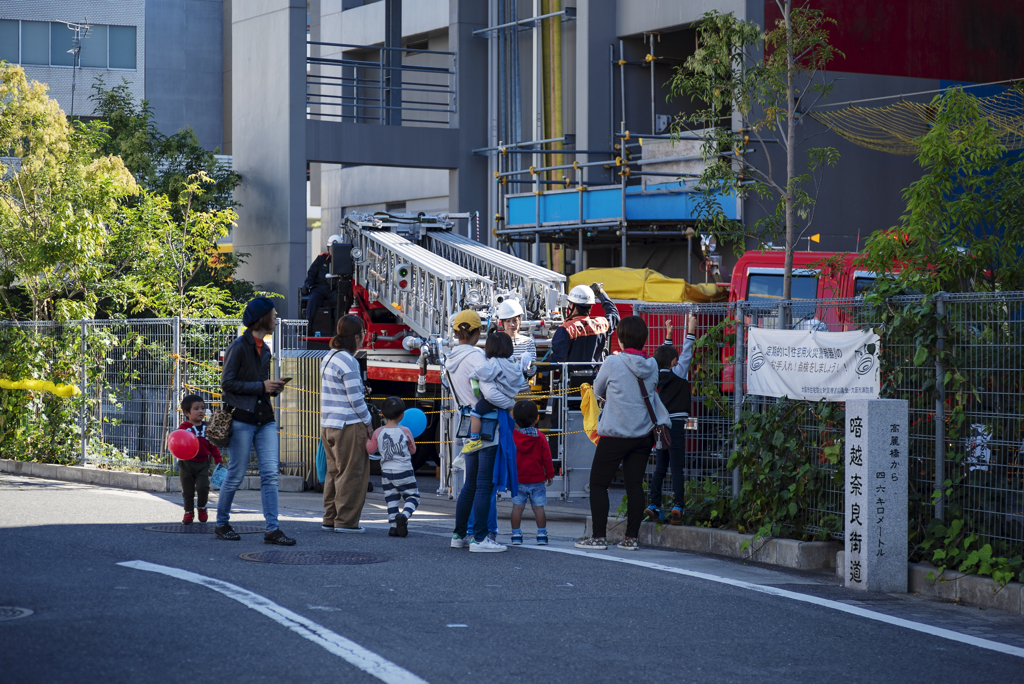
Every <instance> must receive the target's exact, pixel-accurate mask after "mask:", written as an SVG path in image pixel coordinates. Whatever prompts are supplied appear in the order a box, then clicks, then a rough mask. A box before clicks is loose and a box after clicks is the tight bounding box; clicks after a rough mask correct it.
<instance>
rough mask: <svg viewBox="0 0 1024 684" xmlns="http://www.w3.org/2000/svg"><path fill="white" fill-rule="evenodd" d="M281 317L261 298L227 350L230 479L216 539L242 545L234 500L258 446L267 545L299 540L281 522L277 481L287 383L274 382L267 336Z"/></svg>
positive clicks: (224, 380)
mask: <svg viewBox="0 0 1024 684" xmlns="http://www.w3.org/2000/svg"><path fill="white" fill-rule="evenodd" d="M276 320H277V314H276V312H275V311H274V304H273V302H271V301H270V300H269V299H267V298H266V297H257V298H256V299H253V300H252V301H251V302H249V303H248V304H247V305H246V306H245V314H244V315H243V316H242V324H243V325H244V326H245V333H243V334H242V336H241V337H238V338H236V339H235V341H234V342H232V343H231V344H230V346H228V350H227V352H226V353H225V354H224V367H223V370H222V371H221V380H220V387H221V392H222V398H223V400H224V403H225V404H227V405H228V406H229V407H230V408H231V416H232V419H233V420H232V421H231V443H230V445H229V446H228V453H229V457H228V475H227V477H226V478H225V479H224V486H222V487H221V489H220V497H219V498H218V500H217V527H216V528H215V529H214V533H215V534H216V535H217V538H218V539H225V540H227V541H238V540H239V539H241V537H240V536H239V535H238V533H237V532H235V531H234V530H233V529H231V525H230V524H229V522H228V521H229V520H230V518H231V502H232V500H233V499H234V498H235V492H236V491H237V490H238V487H239V485H241V484H242V479H243V478H244V477H245V468H246V466H247V465H248V464H249V453H250V452H251V451H252V448H253V446H255V447H256V461H257V464H258V466H259V472H260V499H261V502H262V504H263V517H264V518H265V519H266V521H267V531H266V534H265V535H264V536H263V541H264V542H266V543H267V544H280V545H282V546H292V545H294V544H295V540H294V539H292V538H291V537H288V536H286V535H285V533H284V532H282V531H281V530H280V528H279V527H278V524H277V481H278V472H279V470H280V465H281V458H280V454H279V452H278V446H277V425H276V423H275V422H274V407H273V405H272V404H271V397H276V396H277V395H278V394H280V393H281V390H283V389H284V386H285V383H286V382H287V380H271V379H270V362H271V359H272V357H273V352H271V351H270V347H269V346H268V345H267V344H266V342H265V341H264V338H265V337H266V336H267V335H269V334H271V333H273V332H274V323H275V322H276Z"/></svg>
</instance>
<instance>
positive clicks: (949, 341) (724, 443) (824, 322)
mask: <svg viewBox="0 0 1024 684" xmlns="http://www.w3.org/2000/svg"><path fill="white" fill-rule="evenodd" d="M691 312H692V313H694V314H695V315H696V316H697V317H698V322H699V328H698V336H699V337H700V341H699V342H698V350H697V352H696V353H695V356H694V361H693V366H692V367H691V378H693V381H694V404H693V411H692V413H691V423H696V424H695V425H694V426H693V427H694V428H695V429H694V431H693V433H692V435H693V436H692V437H691V438H690V439H688V440H687V461H686V470H685V471H684V475H685V476H686V477H687V478H688V479H690V478H693V479H696V480H708V481H710V482H711V483H713V484H714V485H715V487H711V488H708V487H705V488H703V491H704V492H708V491H717V492H719V495H720V496H722V497H728V496H732V497H736V496H738V494H739V489H740V487H741V486H742V482H740V481H739V479H738V473H736V472H729V471H728V469H727V467H726V464H727V462H728V458H729V455H730V453H731V451H732V450H733V448H734V444H735V442H734V433H735V427H736V425H737V423H738V422H739V418H740V416H741V415H742V411H743V410H746V411H752V412H755V413H756V412H759V411H762V410H764V409H765V407H767V406H768V405H770V404H773V403H776V402H778V401H780V400H776V399H773V398H767V397H755V396H750V395H747V394H745V385H744V384H743V383H734V382H733V378H735V377H744V372H743V361H744V359H743V352H742V350H743V348H745V346H744V343H745V330H746V329H748V328H749V327H758V328H767V329H804V330H822V331H848V330H859V329H865V328H873V329H874V330H875V332H876V333H878V334H879V336H880V338H881V340H880V347H881V348H880V350H879V359H880V362H881V364H882V366H881V367H882V376H881V396H882V397H884V398H893V399H905V400H907V402H908V404H909V409H910V426H911V427H910V432H911V435H910V460H909V463H910V466H909V467H910V469H911V472H910V487H911V491H910V498H911V511H910V513H911V520H912V525H913V526H914V527H915V529H916V531H917V533H918V534H917V535H916V538H917V539H920V538H921V537H923V533H924V531H925V529H926V528H927V527H928V526H929V525H930V524H931V523H932V522H933V521H934V520H945V521H951V520H955V519H959V520H963V521H964V530H965V533H967V534H975V535H977V536H978V537H979V538H981V539H982V540H984V541H986V542H988V543H993V544H994V545H996V546H997V547H998V548H997V549H996V552H997V553H999V554H1002V555H1014V554H1019V553H1021V552H1022V551H1024V293H1021V292H1012V293H992V294H943V295H939V296H936V297H924V296H904V297H898V298H893V299H888V300H885V301H874V300H872V299H870V298H867V299H865V298H858V299H847V300H809V301H792V302H779V301H771V300H755V301H750V302H740V303H738V304H728V305H726V304H651V303H638V304H637V305H636V306H635V307H634V313H635V314H636V315H640V316H642V317H644V318H645V320H647V323H648V326H649V327H650V328H651V330H652V335H651V338H650V342H649V344H648V347H647V349H646V350H645V351H647V352H649V353H653V351H654V349H655V348H656V346H657V345H658V344H659V343H661V341H662V340H663V339H664V333H663V329H664V325H665V322H666V321H671V322H672V324H673V327H674V328H675V331H677V332H676V333H675V334H674V342H675V346H676V348H677V349H679V348H680V347H681V341H682V339H683V334H681V333H682V331H683V330H684V326H685V316H686V314H688V313H691ZM737 322H738V323H739V325H737ZM715 329H718V330H719V331H720V333H719V334H718V335H717V336H716V335H713V334H709V330H715ZM655 331H658V332H655ZM702 345H703V346H702ZM737 352H739V354H737ZM737 356H738V357H739V358H737ZM785 401H788V400H785ZM801 403H803V404H806V406H807V407H808V408H813V403H812V402H801ZM837 406H838V407H840V409H841V408H842V406H843V405H842V404H838V405H837ZM800 415H801V416H802V420H801V421H800V422H798V423H796V424H793V425H790V426H787V429H790V430H794V431H796V432H797V433H798V434H799V436H800V439H801V440H802V441H803V443H804V446H805V451H806V453H808V454H810V459H811V460H814V461H815V462H816V464H817V466H816V470H815V472H816V473H817V476H818V477H820V478H821V484H822V487H821V490H820V492H819V494H818V495H817V497H816V498H815V499H814V501H813V502H812V503H811V505H809V506H807V507H805V508H803V509H802V510H801V511H800V513H799V516H800V518H801V522H802V523H803V525H804V529H805V530H806V531H807V532H811V533H815V532H822V531H824V532H825V533H827V534H831V536H833V537H835V538H838V539H842V537H843V513H842V512H843V510H844V501H843V491H842V483H843V477H842V459H840V460H839V462H838V463H832V462H830V460H829V459H828V458H826V456H825V454H824V449H825V448H826V447H828V446H833V445H835V444H838V443H841V441H842V440H843V438H844V424H843V419H842V416H843V415H844V413H843V412H842V411H841V410H840V411H839V412H838V416H832V417H831V418H830V419H829V420H821V419H820V418H818V417H817V416H816V414H815V412H814V411H813V410H808V411H803V412H802V413H800ZM692 418H696V420H695V421H694V420H692ZM765 448H766V449H767V448H770V446H769V445H767V444H766V445H765ZM652 461H653V459H652ZM652 471H653V468H650V469H649V472H652ZM730 485H731V486H730ZM665 489H666V491H669V484H668V482H666V487H665ZM691 503H692V502H689V501H688V502H687V505H688V506H690V504H691ZM698 503H699V502H698ZM914 539H915V535H914V534H913V531H912V536H911V540H912V543H913V540H914Z"/></svg>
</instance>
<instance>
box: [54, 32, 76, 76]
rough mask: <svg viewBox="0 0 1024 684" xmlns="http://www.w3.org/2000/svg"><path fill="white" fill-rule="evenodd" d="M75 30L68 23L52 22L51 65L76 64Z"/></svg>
mask: <svg viewBox="0 0 1024 684" xmlns="http://www.w3.org/2000/svg"><path fill="white" fill-rule="evenodd" d="M74 49H75V32H74V31H72V30H71V29H69V28H68V25H67V24H61V23H59V22H56V21H51V22H50V66H75V56H74V55H73V54H71V51H72V50H74Z"/></svg>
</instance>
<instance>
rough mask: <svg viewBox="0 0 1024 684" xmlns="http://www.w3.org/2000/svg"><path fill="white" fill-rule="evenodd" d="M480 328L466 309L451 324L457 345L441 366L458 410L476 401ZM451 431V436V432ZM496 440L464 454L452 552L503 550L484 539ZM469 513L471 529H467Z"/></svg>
mask: <svg viewBox="0 0 1024 684" xmlns="http://www.w3.org/2000/svg"><path fill="white" fill-rule="evenodd" d="M481 325H482V324H481V321H480V316H479V314H477V313H476V312H475V311H470V310H468V309H467V310H466V311H460V312H459V313H458V314H457V315H456V316H455V318H454V320H453V321H452V329H453V331H454V332H455V337H456V338H457V339H458V341H459V344H458V345H456V347H455V348H454V349H452V350H451V351H450V352H448V354H447V355H446V356H445V359H444V363H443V365H444V368H445V371H446V372H447V373H448V377H449V378H450V380H451V391H452V394H454V395H455V400H456V402H457V403H458V404H459V406H460V407H465V406H473V405H475V404H476V401H477V398H476V395H475V394H474V392H473V386H472V384H471V383H470V377H471V376H472V375H473V374H474V373H475V372H476V371H478V370H480V369H481V368H482V367H483V366H484V365H485V364H486V363H487V357H486V356H485V355H484V350H483V349H480V348H478V347H477V346H476V344H477V342H479V341H480V332H481ZM457 420H458V414H456V421H457ZM456 425H457V423H456ZM452 432H453V434H454V430H453V431H452ZM499 441H500V436H499V433H498V432H495V434H494V440H493V441H484V442H482V444H481V448H480V449H478V450H476V451H472V452H470V453H468V454H466V455H465V458H466V483H465V484H464V485H463V486H462V491H461V492H459V499H458V501H457V502H456V503H455V530H454V533H453V534H452V541H451V546H452V548H454V549H464V548H466V547H469V550H470V551H471V552H476V553H499V552H501V551H505V549H506V547H505V545H504V544H499V543H497V542H496V541H495V540H493V539H491V538H490V537H488V536H487V521H488V518H489V517H490V513H491V505H492V500H493V499H492V496H493V494H494V474H493V473H494V461H495V459H496V458H497V456H498V443H499ZM457 446H459V445H457ZM471 511H472V513H473V528H474V529H472V530H469V529H468V527H469V514H470V512H471Z"/></svg>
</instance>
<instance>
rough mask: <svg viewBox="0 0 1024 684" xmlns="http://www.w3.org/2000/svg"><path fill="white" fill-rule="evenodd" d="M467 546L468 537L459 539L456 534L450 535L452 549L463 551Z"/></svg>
mask: <svg viewBox="0 0 1024 684" xmlns="http://www.w3.org/2000/svg"><path fill="white" fill-rule="evenodd" d="M467 546H469V535H466V536H465V537H460V536H459V535H457V534H453V535H452V548H453V549H464V548H466V547H467Z"/></svg>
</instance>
